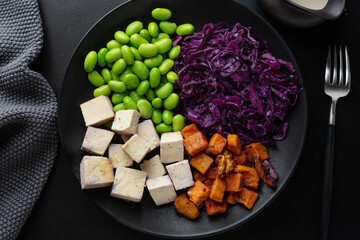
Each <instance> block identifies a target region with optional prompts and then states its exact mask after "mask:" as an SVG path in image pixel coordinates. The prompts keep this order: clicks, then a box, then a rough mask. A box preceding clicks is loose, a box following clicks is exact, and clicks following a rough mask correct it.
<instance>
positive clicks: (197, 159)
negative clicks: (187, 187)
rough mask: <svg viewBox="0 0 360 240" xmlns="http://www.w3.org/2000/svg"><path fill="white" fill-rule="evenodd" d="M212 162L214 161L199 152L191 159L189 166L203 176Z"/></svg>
mask: <svg viewBox="0 0 360 240" xmlns="http://www.w3.org/2000/svg"><path fill="white" fill-rule="evenodd" d="M213 161H214V159H212V158H211V157H210V156H209V155H207V154H205V153H203V152H200V153H198V154H196V155H195V156H194V157H193V158H191V160H190V165H191V166H192V167H194V168H196V169H197V170H198V171H199V172H201V173H202V174H205V173H206V172H207V170H209V168H210V166H211V164H212V163H213Z"/></svg>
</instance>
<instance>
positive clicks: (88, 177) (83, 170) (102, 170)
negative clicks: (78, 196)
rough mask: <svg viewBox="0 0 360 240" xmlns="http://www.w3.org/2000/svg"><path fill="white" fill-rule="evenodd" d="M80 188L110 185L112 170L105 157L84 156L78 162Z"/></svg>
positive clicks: (112, 179) (112, 178)
mask: <svg viewBox="0 0 360 240" xmlns="http://www.w3.org/2000/svg"><path fill="white" fill-rule="evenodd" d="M80 179H81V188H82V189H89V188H101V187H107V186H111V184H112V183H113V181H114V171H113V168H112V166H111V164H110V161H109V159H108V158H106V157H99V156H84V157H83V159H82V161H81V163H80Z"/></svg>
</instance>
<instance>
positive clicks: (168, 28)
mask: <svg viewBox="0 0 360 240" xmlns="http://www.w3.org/2000/svg"><path fill="white" fill-rule="evenodd" d="M159 27H160V30H161V31H163V32H164V33H167V34H169V35H171V34H174V33H175V32H176V29H177V25H176V23H172V22H168V21H161V22H160V23H159Z"/></svg>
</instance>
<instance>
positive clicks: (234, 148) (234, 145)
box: [227, 134, 242, 155]
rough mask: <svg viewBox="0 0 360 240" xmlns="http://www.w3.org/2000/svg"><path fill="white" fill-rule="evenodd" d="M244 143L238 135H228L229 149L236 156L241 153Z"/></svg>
mask: <svg viewBox="0 0 360 240" xmlns="http://www.w3.org/2000/svg"><path fill="white" fill-rule="evenodd" d="M241 148H242V142H241V140H240V138H239V137H238V135H236V134H228V135H227V149H228V150H229V151H231V152H233V153H235V154H236V155H239V154H240V153H241Z"/></svg>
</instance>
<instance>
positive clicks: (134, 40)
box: [130, 33, 149, 48]
mask: <svg viewBox="0 0 360 240" xmlns="http://www.w3.org/2000/svg"><path fill="white" fill-rule="evenodd" d="M143 43H149V42H148V41H147V40H146V39H145V38H143V37H142V36H140V35H139V34H137V33H135V34H134V35H132V36H131V37H130V44H131V45H132V46H133V47H135V48H139V46H140V45H141V44H143Z"/></svg>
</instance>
